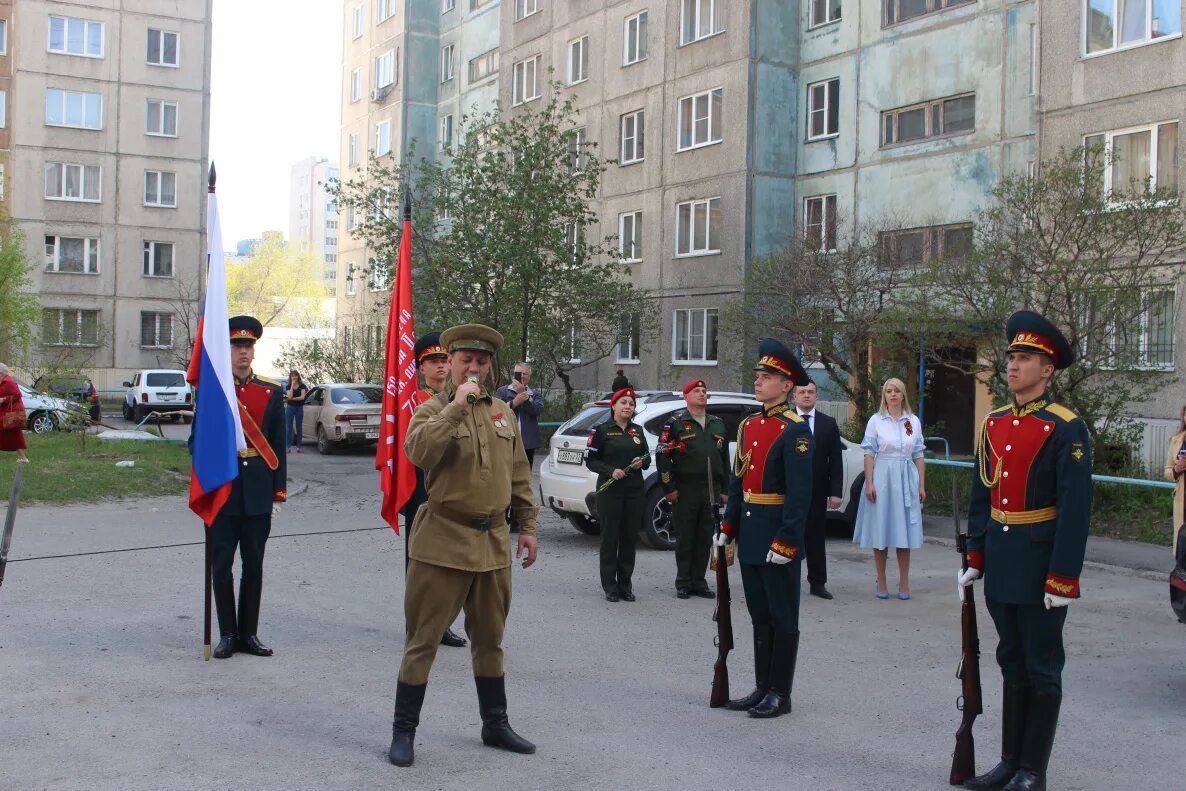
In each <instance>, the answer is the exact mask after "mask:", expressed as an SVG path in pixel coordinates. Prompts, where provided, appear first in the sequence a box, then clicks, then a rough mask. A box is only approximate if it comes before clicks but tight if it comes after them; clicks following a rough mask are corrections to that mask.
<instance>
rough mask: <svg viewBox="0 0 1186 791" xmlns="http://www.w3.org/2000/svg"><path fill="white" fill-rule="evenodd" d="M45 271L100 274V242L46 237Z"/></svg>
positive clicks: (96, 240)
mask: <svg viewBox="0 0 1186 791" xmlns="http://www.w3.org/2000/svg"><path fill="white" fill-rule="evenodd" d="M45 271H46V272H73V273H77V274H83V275H96V274H98V273H99V240H98V239H86V238H77V237H71V236H49V235H47V236H46V237H45Z"/></svg>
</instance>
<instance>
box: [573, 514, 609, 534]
mask: <svg viewBox="0 0 1186 791" xmlns="http://www.w3.org/2000/svg"><path fill="white" fill-rule="evenodd" d="M565 516H567V517H568V523H569V524H570V525H572V526H573V527H575V528H576V529H577V530H578V531H580V532H581V533H584V534H585V535H587V536H599V535H601V525H599V524H597V520H596V519H593V518H592V517H589V516H585V515H584V514H573V513H569V514H565Z"/></svg>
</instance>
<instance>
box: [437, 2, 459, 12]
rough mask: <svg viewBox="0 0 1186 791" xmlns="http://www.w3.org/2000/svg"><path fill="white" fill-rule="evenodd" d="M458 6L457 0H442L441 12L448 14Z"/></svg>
mask: <svg viewBox="0 0 1186 791" xmlns="http://www.w3.org/2000/svg"><path fill="white" fill-rule="evenodd" d="M455 8H457V0H441V13H442V14H447V13H449V12H450V11H452V10H453V9H455Z"/></svg>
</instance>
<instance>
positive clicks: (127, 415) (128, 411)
mask: <svg viewBox="0 0 1186 791" xmlns="http://www.w3.org/2000/svg"><path fill="white" fill-rule="evenodd" d="M122 412H123V415H124V420H129V421H130V420H131V419H132V407H131V406H129V405H128V402H127V401H124V403H123V409H122Z"/></svg>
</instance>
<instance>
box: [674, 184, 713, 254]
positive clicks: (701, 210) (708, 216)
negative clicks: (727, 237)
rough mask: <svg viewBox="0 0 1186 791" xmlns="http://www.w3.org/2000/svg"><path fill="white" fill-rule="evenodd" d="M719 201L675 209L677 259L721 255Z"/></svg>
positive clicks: (708, 200) (695, 202)
mask: <svg viewBox="0 0 1186 791" xmlns="http://www.w3.org/2000/svg"><path fill="white" fill-rule="evenodd" d="M720 227H721V199H720V198H704V199H701V200H691V201H685V202H683V203H678V204H676V207H675V240H676V242H675V254H676V256H677V257H684V256H694V255H712V254H714V253H719V252H721V242H720Z"/></svg>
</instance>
